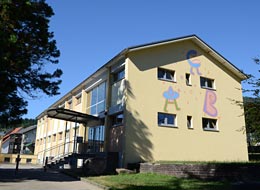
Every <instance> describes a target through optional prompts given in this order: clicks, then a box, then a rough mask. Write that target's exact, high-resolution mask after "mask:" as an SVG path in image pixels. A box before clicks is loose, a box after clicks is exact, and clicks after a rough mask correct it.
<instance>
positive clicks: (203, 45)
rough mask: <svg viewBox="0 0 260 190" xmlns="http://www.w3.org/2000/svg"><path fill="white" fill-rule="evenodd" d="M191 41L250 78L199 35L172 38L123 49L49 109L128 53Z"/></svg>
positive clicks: (240, 76)
mask: <svg viewBox="0 0 260 190" xmlns="http://www.w3.org/2000/svg"><path fill="white" fill-rule="evenodd" d="M187 40H191V41H192V42H194V43H195V44H197V45H198V46H199V47H200V48H201V49H203V50H204V51H205V52H207V53H208V54H209V55H210V56H212V57H214V58H215V59H216V60H218V61H219V62H220V63H221V64H223V66H224V67H226V68H227V69H228V70H229V71H231V72H232V73H233V74H234V75H235V76H236V77H238V78H239V79H240V80H241V81H242V80H245V79H247V78H248V77H247V76H246V75H245V74H244V73H243V72H242V71H241V70H240V69H238V68H237V67H236V66H235V65H233V64H232V63H231V62H230V61H228V60H227V59H226V58H224V57H223V56H222V55H221V54H220V53H218V52H217V51H216V50H214V49H213V48H212V47H211V46H209V45H208V44H207V43H206V42H204V41H203V40H202V39H200V38H199V37H198V36H197V35H195V34H192V35H188V36H182V37H178V38H172V39H168V40H162V41H156V42H151V43H146V44H141V45H136V46H130V47H128V48H125V49H123V50H122V51H121V52H119V53H118V54H117V55H116V56H114V57H113V58H112V59H110V60H109V61H108V62H107V63H106V64H104V65H103V66H101V67H100V68H99V69H97V70H96V71H95V72H94V73H93V74H92V75H90V76H88V77H87V78H86V79H85V80H84V81H82V82H81V83H80V84H78V85H77V86H76V87H75V88H73V89H72V90H70V91H69V92H68V93H67V94H65V95H64V96H63V97H61V98H60V99H59V100H58V101H56V102H55V103H53V104H52V105H51V106H50V107H49V108H48V109H50V108H54V107H55V106H57V103H58V102H60V101H61V100H64V99H66V98H67V97H68V96H71V94H72V93H71V92H72V91H76V90H77V89H78V88H79V87H81V86H83V85H84V84H85V83H86V82H87V81H89V80H91V79H92V78H93V77H94V76H95V75H97V74H98V73H100V72H102V71H104V69H106V68H108V67H110V66H112V65H113V64H114V63H115V62H116V61H117V60H120V59H121V58H124V57H126V55H127V53H129V52H133V51H138V50H141V49H146V48H152V47H156V46H161V45H166V44H171V43H176V42H181V41H187ZM45 114H46V113H45V112H44V111H43V112H42V113H41V114H39V115H38V116H37V118H39V117H41V116H42V115H45Z"/></svg>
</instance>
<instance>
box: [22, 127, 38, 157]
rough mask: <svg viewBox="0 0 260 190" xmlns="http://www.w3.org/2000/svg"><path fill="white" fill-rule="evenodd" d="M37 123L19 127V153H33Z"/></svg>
mask: <svg viewBox="0 0 260 190" xmlns="http://www.w3.org/2000/svg"><path fill="white" fill-rule="evenodd" d="M36 128H37V125H32V126H29V127H26V128H23V129H21V131H20V133H21V134H22V141H21V154H34V148H35V139H36Z"/></svg>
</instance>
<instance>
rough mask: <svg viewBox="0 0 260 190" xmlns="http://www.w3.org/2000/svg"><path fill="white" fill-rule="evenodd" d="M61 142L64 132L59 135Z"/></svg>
mask: <svg viewBox="0 0 260 190" xmlns="http://www.w3.org/2000/svg"><path fill="white" fill-rule="evenodd" d="M59 140H62V132H60V133H59Z"/></svg>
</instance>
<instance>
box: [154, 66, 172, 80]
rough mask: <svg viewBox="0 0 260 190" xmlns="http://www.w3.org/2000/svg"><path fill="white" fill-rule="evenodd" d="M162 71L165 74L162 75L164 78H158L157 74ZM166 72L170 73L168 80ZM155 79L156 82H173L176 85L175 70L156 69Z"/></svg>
mask: <svg viewBox="0 0 260 190" xmlns="http://www.w3.org/2000/svg"><path fill="white" fill-rule="evenodd" d="M160 71H163V72H165V74H164V75H163V76H164V77H160V76H159V72H160ZM167 72H168V73H170V75H171V76H172V77H171V78H172V79H168V78H167ZM157 79H158V80H163V81H169V82H175V83H176V72H175V70H170V69H164V68H160V67H158V68H157Z"/></svg>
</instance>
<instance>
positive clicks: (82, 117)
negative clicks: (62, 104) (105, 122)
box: [47, 108, 101, 127]
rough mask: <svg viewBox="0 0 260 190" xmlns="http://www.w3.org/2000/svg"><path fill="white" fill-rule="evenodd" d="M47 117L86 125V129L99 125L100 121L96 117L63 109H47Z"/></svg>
mask: <svg viewBox="0 0 260 190" xmlns="http://www.w3.org/2000/svg"><path fill="white" fill-rule="evenodd" d="M47 116H48V117H51V118H56V119H61V120H65V121H72V122H76V123H83V124H86V125H87V126H88V127H91V126H97V125H100V124H101V121H100V119H99V118H98V117H95V116H93V115H88V114H85V113H81V112H76V111H72V110H68V109H63V108H57V109H49V110H47Z"/></svg>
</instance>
